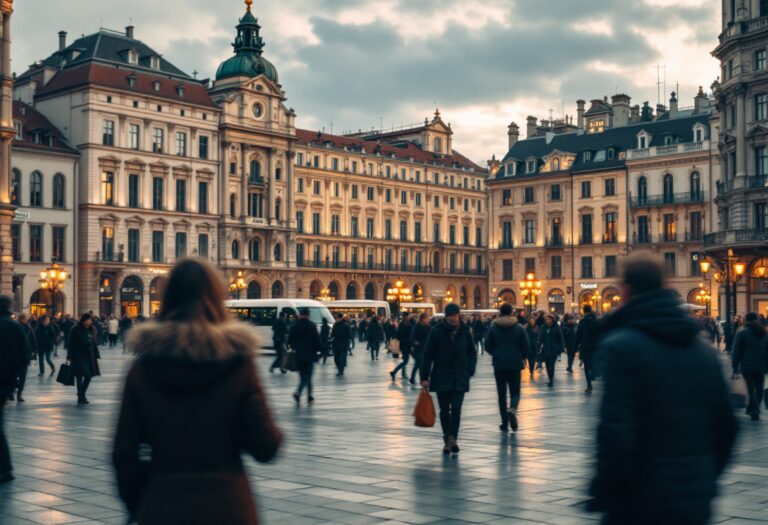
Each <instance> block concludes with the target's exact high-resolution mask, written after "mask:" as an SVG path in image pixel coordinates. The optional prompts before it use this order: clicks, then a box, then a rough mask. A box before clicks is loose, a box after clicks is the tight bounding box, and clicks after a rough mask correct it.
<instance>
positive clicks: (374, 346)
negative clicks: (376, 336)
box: [368, 341, 381, 361]
mask: <svg viewBox="0 0 768 525" xmlns="http://www.w3.org/2000/svg"><path fill="white" fill-rule="evenodd" d="M379 345H381V343H371V342H370V341H369V342H368V348H370V350H371V361H373V360H374V359H378V358H379Z"/></svg>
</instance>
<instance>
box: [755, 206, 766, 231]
mask: <svg viewBox="0 0 768 525" xmlns="http://www.w3.org/2000/svg"><path fill="white" fill-rule="evenodd" d="M754 213H755V229H756V230H765V229H766V228H768V204H766V203H764V202H756V203H755V207H754Z"/></svg>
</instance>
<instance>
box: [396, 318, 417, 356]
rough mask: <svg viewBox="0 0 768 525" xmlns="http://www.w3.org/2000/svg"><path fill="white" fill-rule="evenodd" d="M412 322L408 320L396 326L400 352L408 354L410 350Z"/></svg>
mask: <svg viewBox="0 0 768 525" xmlns="http://www.w3.org/2000/svg"><path fill="white" fill-rule="evenodd" d="M412 331H413V324H412V323H411V321H410V320H408V321H404V322H402V323H400V325H399V326H398V327H397V340H398V341H400V352H401V353H403V354H409V353H410V352H411V332H412Z"/></svg>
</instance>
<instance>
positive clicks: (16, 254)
mask: <svg viewBox="0 0 768 525" xmlns="http://www.w3.org/2000/svg"><path fill="white" fill-rule="evenodd" d="M11 254H12V256H13V260H14V261H20V260H21V225H20V224H11Z"/></svg>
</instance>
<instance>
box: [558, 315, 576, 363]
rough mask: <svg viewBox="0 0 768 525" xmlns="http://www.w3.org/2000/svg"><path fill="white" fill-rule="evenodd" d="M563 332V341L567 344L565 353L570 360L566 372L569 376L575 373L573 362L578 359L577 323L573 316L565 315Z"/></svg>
mask: <svg viewBox="0 0 768 525" xmlns="http://www.w3.org/2000/svg"><path fill="white" fill-rule="evenodd" d="M561 330H562V332H563V341H564V342H565V352H566V354H567V358H568V367H567V368H566V371H567V372H568V373H569V374H572V373H573V361H574V359H575V358H576V321H575V320H574V319H573V316H572V315H571V314H565V315H564V316H563V324H562V326H561Z"/></svg>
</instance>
